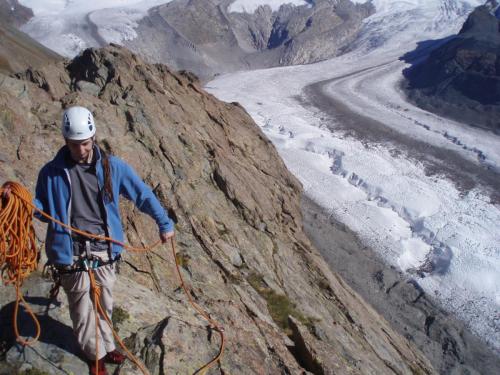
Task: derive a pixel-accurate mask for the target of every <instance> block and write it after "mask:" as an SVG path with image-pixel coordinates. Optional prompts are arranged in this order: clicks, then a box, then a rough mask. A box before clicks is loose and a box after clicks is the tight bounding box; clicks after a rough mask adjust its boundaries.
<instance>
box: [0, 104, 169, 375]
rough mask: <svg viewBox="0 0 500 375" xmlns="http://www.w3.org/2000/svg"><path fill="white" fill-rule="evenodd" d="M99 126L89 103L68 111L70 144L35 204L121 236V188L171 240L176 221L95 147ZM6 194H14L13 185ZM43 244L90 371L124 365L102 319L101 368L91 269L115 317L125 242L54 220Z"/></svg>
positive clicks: (46, 170)
mask: <svg viewBox="0 0 500 375" xmlns="http://www.w3.org/2000/svg"><path fill="white" fill-rule="evenodd" d="M95 132H96V128H95V123H94V119H93V116H92V113H91V112H90V111H89V110H88V109H86V108H83V107H70V108H68V109H66V110H65V111H64V113H63V120H62V135H63V137H64V139H65V142H66V145H65V146H63V147H62V148H61V149H60V150H59V151H58V152H57V154H56V156H55V158H54V159H53V160H52V161H50V162H49V163H47V164H46V165H45V166H44V167H43V168H42V169H41V170H40V173H39V176H38V181H37V185H36V196H35V199H34V203H35V204H36V206H37V207H38V208H39V209H41V210H43V211H45V212H46V213H48V214H50V215H51V216H52V217H54V218H56V219H58V220H60V221H62V222H63V223H66V224H69V225H71V226H72V227H73V228H77V229H80V230H83V231H86V232H90V233H93V234H96V235H102V236H108V237H112V238H113V239H116V240H118V241H121V242H122V241H123V237H124V233H123V228H122V225H121V218H120V211H119V195H120V194H122V195H124V196H125V197H126V198H128V199H130V200H132V201H133V202H134V203H135V205H136V206H137V207H138V208H139V209H140V210H141V211H143V212H145V213H147V214H148V215H150V216H151V217H152V218H153V219H154V220H155V221H156V224H157V225H158V228H159V236H160V239H161V242H162V243H165V242H167V240H168V239H170V238H171V237H173V236H174V224H173V221H172V220H171V219H170V218H169V216H168V214H167V213H166V212H165V210H164V209H163V208H162V206H161V204H160V202H159V201H158V199H157V198H156V196H155V195H154V193H153V192H152V191H151V189H150V188H149V187H148V186H147V185H146V184H145V183H144V182H143V181H142V180H141V179H140V178H139V177H138V176H137V175H136V173H135V172H134V170H133V169H132V167H130V166H129V165H128V164H127V163H125V162H124V161H122V160H121V159H119V158H117V157H115V156H111V155H107V154H106V153H104V151H103V150H102V149H101V148H100V147H98V146H97V144H96V140H95ZM4 195H7V196H8V195H9V189H6V190H5V191H4ZM35 216H37V217H38V218H39V219H41V220H43V221H47V220H46V219H43V218H42V217H41V216H38V215H37V214H35ZM45 248H46V253H47V258H48V261H49V263H50V264H51V265H52V266H53V267H54V268H55V269H56V271H57V272H58V273H59V275H60V280H61V285H62V286H63V288H64V291H65V292H66V295H67V297H68V303H69V311H70V316H71V320H72V322H73V330H74V332H75V335H76V338H77V341H78V343H79V345H80V347H81V349H82V351H83V352H84V353H85V355H86V357H87V358H88V364H89V373H90V374H91V375H106V374H107V372H106V368H105V363H115V364H119V363H122V362H123V361H124V360H125V356H124V355H123V354H121V353H120V352H119V351H118V350H116V347H115V343H114V339H113V335H112V332H111V329H110V327H109V326H108V324H107V323H106V321H105V320H104V319H103V318H102V317H100V320H99V324H98V325H99V338H98V340H99V342H98V343H97V345H98V348H99V350H98V356H99V358H97V359H98V362H97V366H96V338H95V332H96V327H95V319H94V310H93V309H94V307H93V302H92V298H91V293H90V280H89V275H88V273H87V272H85V270H86V268H87V267H89V266H90V267H95V269H94V274H95V279H96V281H97V283H98V284H99V285H100V286H101V305H102V306H103V308H104V310H105V312H106V313H107V314H108V316H111V314H112V308H113V293H112V290H113V284H114V282H115V280H116V276H115V261H116V260H118V259H119V257H120V253H121V251H122V247H121V246H120V245H117V244H115V243H110V242H107V241H101V240H92V239H89V238H86V237H83V236H79V235H76V234H75V233H74V232H71V231H69V230H68V229H65V228H63V227H61V226H60V225H58V224H56V223H55V222H49V223H48V228H47V236H46V242H45ZM96 367H97V368H96Z"/></svg>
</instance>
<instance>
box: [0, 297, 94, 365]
mask: <svg viewBox="0 0 500 375" xmlns="http://www.w3.org/2000/svg"><path fill="white" fill-rule="evenodd" d="M26 301H27V302H28V303H29V304H30V305H40V306H46V305H47V303H48V298H43V297H27V298H26ZM14 310H15V301H13V302H10V303H8V304H6V305H4V306H3V307H2V309H1V310H0V360H5V359H6V355H7V352H8V351H9V350H10V349H11V348H12V347H13V346H14V345H16V336H15V333H14V327H13V319H14ZM35 316H36V318H37V319H38V321H39V322H40V328H41V333H40V337H39V339H38V341H40V342H42V343H45V344H48V345H51V346H54V347H57V348H59V349H61V350H63V351H66V352H68V353H71V354H73V355H75V356H76V357H79V358H80V359H81V360H82V361H86V358H85V356H84V354H83V353H82V352H81V350H80V347H79V346H78V343H77V341H76V338H75V336H74V334H73V329H72V328H71V327H69V326H67V325H66V324H63V323H61V322H60V321H58V320H56V319H54V318H52V317H51V316H49V315H48V314H39V313H38V314H35ZM17 319H18V322H17V325H18V329H19V333H20V335H21V336H22V337H23V338H25V339H31V338H33V337H35V334H36V328H35V325H34V323H33V320H32V317H31V316H30V315H29V314H28V312H27V311H26V309H25V308H24V307H23V306H22V305H21V304H20V305H19V312H18V316H17Z"/></svg>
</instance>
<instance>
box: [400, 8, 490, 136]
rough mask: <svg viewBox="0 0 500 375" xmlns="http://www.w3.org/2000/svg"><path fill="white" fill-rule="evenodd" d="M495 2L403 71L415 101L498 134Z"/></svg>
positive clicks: (475, 12) (478, 10) (474, 13)
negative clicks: (456, 33)
mask: <svg viewBox="0 0 500 375" xmlns="http://www.w3.org/2000/svg"><path fill="white" fill-rule="evenodd" d="M495 10H496V11H497V12H498V4H497V3H496V1H489V2H488V3H487V4H486V5H484V6H480V7H478V8H476V9H475V10H474V11H473V12H472V13H471V14H470V16H469V17H468V19H467V20H466V22H465V23H464V25H463V27H462V29H461V30H460V32H459V34H458V35H457V36H456V37H453V38H451V39H450V40H449V41H446V42H445V43H443V44H442V45H441V46H440V47H438V48H436V49H435V50H434V51H432V52H431V53H430V54H429V57H428V58H427V59H425V60H423V61H422V62H420V63H417V64H415V65H414V66H412V67H410V68H408V69H406V70H405V71H404V75H405V77H406V79H407V81H406V83H405V88H406V91H407V93H408V95H409V97H410V99H411V100H413V101H414V102H416V104H417V105H419V106H421V107H422V108H425V109H427V110H430V111H432V112H435V113H438V114H440V115H443V116H446V117H450V118H454V119H456V120H458V121H461V122H465V123H467V124H470V125H473V126H478V127H482V128H485V129H488V130H492V131H493V132H495V133H497V134H498V133H500V120H499V119H500V19H499V18H497V16H495Z"/></svg>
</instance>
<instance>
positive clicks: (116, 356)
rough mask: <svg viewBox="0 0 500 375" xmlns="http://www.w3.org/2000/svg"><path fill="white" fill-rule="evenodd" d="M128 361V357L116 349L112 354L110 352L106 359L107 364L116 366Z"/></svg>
mask: <svg viewBox="0 0 500 375" xmlns="http://www.w3.org/2000/svg"><path fill="white" fill-rule="evenodd" d="M126 359H127V357H126V356H124V355H123V354H122V353H120V352H119V351H118V350H116V349H115V350H113V351H112V352H109V353H108V354H106V357H104V360H105V361H106V363H114V364H115V365H121V364H122V363H123V361H125V360H126Z"/></svg>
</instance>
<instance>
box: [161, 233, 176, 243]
mask: <svg viewBox="0 0 500 375" xmlns="http://www.w3.org/2000/svg"><path fill="white" fill-rule="evenodd" d="M173 236H174V232H173V231H172V232H163V233H160V240H161V243H166V242H167V241H168V239H169V238H172V237H173Z"/></svg>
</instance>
